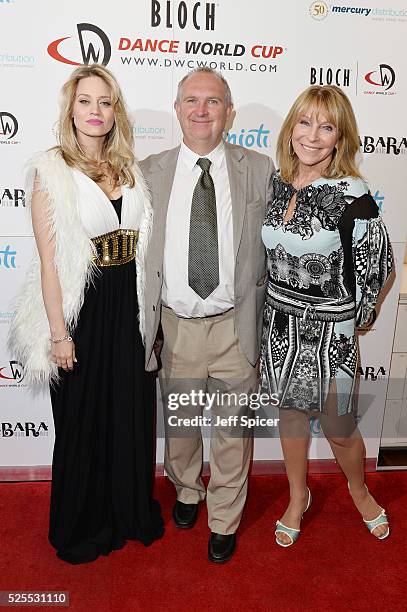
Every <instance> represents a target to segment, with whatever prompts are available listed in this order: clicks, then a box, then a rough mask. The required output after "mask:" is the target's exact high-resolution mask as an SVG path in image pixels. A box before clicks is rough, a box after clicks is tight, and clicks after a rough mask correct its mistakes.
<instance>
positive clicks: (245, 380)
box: [160, 308, 258, 535]
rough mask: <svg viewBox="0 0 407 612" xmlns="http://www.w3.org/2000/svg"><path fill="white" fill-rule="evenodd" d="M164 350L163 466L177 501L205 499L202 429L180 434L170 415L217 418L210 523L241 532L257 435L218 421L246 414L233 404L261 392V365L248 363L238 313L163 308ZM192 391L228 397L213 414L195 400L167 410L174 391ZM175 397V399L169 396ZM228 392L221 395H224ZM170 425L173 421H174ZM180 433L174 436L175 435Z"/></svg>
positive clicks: (244, 408)
mask: <svg viewBox="0 0 407 612" xmlns="http://www.w3.org/2000/svg"><path fill="white" fill-rule="evenodd" d="M162 327H163V333H164V345H163V350H162V354H161V360H162V366H163V367H162V370H161V372H160V383H161V390H162V395H163V406H164V421H165V426H166V443H165V457H164V466H165V470H166V473H167V475H168V477H169V478H170V480H171V481H172V482H173V484H174V485H175V488H176V491H177V499H178V500H179V501H181V502H183V503H186V504H195V503H198V502H199V501H201V500H203V499H204V498H205V486H204V483H203V481H202V478H201V473H202V461H203V444H202V432H201V428H200V426H194V427H185V428H183V429H181V430H180V429H178V431H176V430H175V429H174V428H173V427H169V425H168V423H169V421H168V418H169V417H171V416H174V415H175V416H177V417H182V418H193V417H196V416H199V415H202V414H204V415H205V417H207V418H208V417H209V415H210V414H211V418H212V427H211V445H210V471H211V475H210V480H209V484H208V489H207V493H206V497H207V506H208V525H209V528H210V530H211V531H213V532H215V533H220V534H225V535H227V534H232V533H235V531H236V530H237V528H238V526H239V523H240V519H241V516H242V513H243V508H244V504H245V501H246V496H247V484H248V470H249V464H250V459H251V456H252V446H253V440H252V437H251V436H250V435H249V434H248V431H247V429H245V430H244V431H243V430H242V428H239V427H238V426H236V424H232V425H231V424H230V421H229V420H228V422H227V424H223V425H218V426H216V427H215V426H214V424H213V423H214V421H215V422H218V417H220V418H222V419H223V418H226V419H227V418H228V417H231V416H234V415H236V416H237V419H238V423H240V417H241V416H242V415H244V414H247V412H248V408H247V405H245V404H244V402H242V401H240V402H236V401H234V398H235V397H239V398H244V395H245V394H247V395H249V394H250V393H253V392H254V391H256V389H257V386H258V379H257V373H256V368H255V367H253V366H252V365H251V364H250V363H249V362H248V361H247V359H246V357H245V355H244V353H243V351H242V350H241V348H240V344H239V340H238V338H237V336H236V334H235V331H234V310H233V309H232V310H230V311H228V312H227V313H225V314H222V315H217V316H213V317H206V318H196V319H186V318H181V317H178V316H177V315H176V314H175V313H174V312H173V311H172V310H170V309H169V308H163V312H162ZM191 391H195V392H199V391H203V392H206V393H214V394H217V398H219V397H220V394H229V395H227V396H226V397H227V399H226V400H224V401H216V402H215V403H214V405H213V406H212V409H211V413H209V412H208V411H207V410H204V409H203V406H202V405H200V404H199V403H198V404H196V403H195V404H194V402H189V403H188V405H186V406H180V407H179V408H177V409H176V410H171V409H169V405H168V402H167V401H166V398H168V397H169V394H180V393H188V394H190V393H191ZM170 397H174V396H173V395H171V396H170ZM224 397H225V395H223V398H224ZM170 422H171V421H170ZM174 432H175V434H176V435H174Z"/></svg>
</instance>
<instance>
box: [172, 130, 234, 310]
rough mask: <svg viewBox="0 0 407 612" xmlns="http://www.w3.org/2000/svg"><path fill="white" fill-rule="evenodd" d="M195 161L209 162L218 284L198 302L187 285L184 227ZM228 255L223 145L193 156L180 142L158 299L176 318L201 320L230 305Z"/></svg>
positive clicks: (230, 232)
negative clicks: (216, 228)
mask: <svg viewBox="0 0 407 612" xmlns="http://www.w3.org/2000/svg"><path fill="white" fill-rule="evenodd" d="M200 157H205V158H207V159H210V160H211V162H212V163H211V167H210V169H209V172H210V175H211V177H212V180H213V183H214V186H215V194H216V215H217V224H218V253H219V285H218V286H217V287H216V289H215V290H214V291H213V292H212V293H211V294H210V295H209V296H208V297H207V298H206V299H205V300H203V299H202V298H201V297H200V296H199V295H198V294H197V293H195V291H194V290H193V289H191V287H190V286H189V284H188V251H189V225H190V217H191V204H192V196H193V193H194V189H195V186H196V184H197V182H198V179H199V177H200V175H201V172H202V170H201V168H200V167H199V166H197V165H196V162H197V160H198V159H199V158H200ZM234 268H235V260H234V251H233V223H232V201H231V196H230V184H229V176H228V170H227V166H226V156H225V147H224V144H223V142H221V143H220V144H219V145H218V146H217V147H216V149H214V150H213V151H211V152H210V153H208V155H204V156H203V155H198V154H197V153H194V152H193V151H191V149H189V148H188V147H187V146H186V145H185V144H184V143H182V144H181V148H180V152H179V156H178V162H177V167H176V170H175V176H174V182H173V185H172V190H171V195H170V200H169V204H168V212H167V224H166V231H165V245H164V267H163V272H164V278H163V291H162V300H163V304H164V305H165V306H168V307H169V308H171V309H172V310H173V311H174V312H175V313H176V314H177V315H178V316H179V317H187V318H191V317H207V316H211V315H216V314H220V313H222V312H226V311H227V310H229V309H230V308H233V305H234Z"/></svg>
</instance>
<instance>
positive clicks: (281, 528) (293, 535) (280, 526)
mask: <svg viewBox="0 0 407 612" xmlns="http://www.w3.org/2000/svg"><path fill="white" fill-rule="evenodd" d="M307 491H308V502H307V507H306V508H305V510H304V512H303V513H302V515H301V520H302V517H303V516H304V514H305V513H306V511H307V510H308V508H309V507H310V505H311V504H312V495H311V491H310V490H309V489H308V487H307ZM278 533H285V535H287V536H288V537H289V538H290V540H291V541H290V542H282V541H281V540H279V539H278V538H277V534H278ZM274 535H275V536H276V544H278V545H279V546H282V547H283V548H287V547H288V546H292V545H293V544H294V543H295V542H296V541H297V540H298V536H299V535H300V529H294V528H293V527H287V525H284V523H282V522H281V521H276V529H275V531H274Z"/></svg>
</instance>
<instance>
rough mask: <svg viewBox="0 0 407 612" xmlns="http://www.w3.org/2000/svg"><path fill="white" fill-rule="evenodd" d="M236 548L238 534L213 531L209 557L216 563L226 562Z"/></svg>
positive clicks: (209, 545) (209, 544)
mask: <svg viewBox="0 0 407 612" xmlns="http://www.w3.org/2000/svg"><path fill="white" fill-rule="evenodd" d="M235 548H236V534H235V533H232V534H230V535H223V534H221V533H214V532H213V531H212V532H211V535H210V538H209V542H208V559H209V561H213V562H214V563H226V561H229V559H230V558H231V557H232V555H233V553H234V552H235Z"/></svg>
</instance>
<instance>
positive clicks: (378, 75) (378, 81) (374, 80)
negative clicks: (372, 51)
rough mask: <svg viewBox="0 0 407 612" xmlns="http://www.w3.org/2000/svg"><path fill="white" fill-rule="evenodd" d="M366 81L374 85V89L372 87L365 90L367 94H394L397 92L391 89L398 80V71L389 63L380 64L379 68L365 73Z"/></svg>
mask: <svg viewBox="0 0 407 612" xmlns="http://www.w3.org/2000/svg"><path fill="white" fill-rule="evenodd" d="M365 81H366V83H368V84H369V85H373V89H372V88H371V87H370V88H369V89H368V90H366V91H365V92H364V93H365V94H376V95H377V94H379V95H382V96H383V95H384V96H394V95H395V93H396V92H395V91H389V90H390V89H392V88H393V86H394V84H395V82H396V73H395V72H394V70H393V68H392V67H391V66H389V65H388V64H380V65H379V69H378V70H377V69H376V70H371V71H370V72H368V73H367V74H365Z"/></svg>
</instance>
